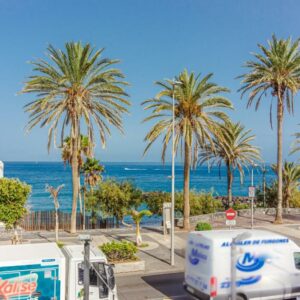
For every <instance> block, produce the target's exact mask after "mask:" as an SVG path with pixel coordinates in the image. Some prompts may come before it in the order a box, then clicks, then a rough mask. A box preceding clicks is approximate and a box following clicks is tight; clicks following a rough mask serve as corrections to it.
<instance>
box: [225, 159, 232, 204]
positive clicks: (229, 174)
mask: <svg viewBox="0 0 300 300" xmlns="http://www.w3.org/2000/svg"><path fill="white" fill-rule="evenodd" d="M226 166H227V197H228V203H227V205H228V207H232V204H233V203H232V181H233V176H232V171H231V167H230V164H229V162H226Z"/></svg>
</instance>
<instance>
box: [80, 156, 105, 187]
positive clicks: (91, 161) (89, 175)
mask: <svg viewBox="0 0 300 300" xmlns="http://www.w3.org/2000/svg"><path fill="white" fill-rule="evenodd" d="M103 171H104V167H103V166H102V165H101V164H100V162H99V160H97V159H95V158H87V159H86V161H85V163H84V164H83V166H82V172H83V174H84V181H85V183H86V184H88V185H89V186H90V188H91V190H93V187H94V186H96V185H97V184H98V183H99V181H100V180H102V176H101V173H102V172H103Z"/></svg>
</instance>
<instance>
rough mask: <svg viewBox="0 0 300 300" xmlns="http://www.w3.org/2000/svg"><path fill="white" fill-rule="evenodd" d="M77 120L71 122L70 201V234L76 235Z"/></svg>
mask: <svg viewBox="0 0 300 300" xmlns="http://www.w3.org/2000/svg"><path fill="white" fill-rule="evenodd" d="M78 137H79V135H78V120H77V119H76V118H75V119H74V120H73V121H72V136H71V138H72V185H73V200H72V215H71V229H70V232H71V233H76V214H77V199H78Z"/></svg>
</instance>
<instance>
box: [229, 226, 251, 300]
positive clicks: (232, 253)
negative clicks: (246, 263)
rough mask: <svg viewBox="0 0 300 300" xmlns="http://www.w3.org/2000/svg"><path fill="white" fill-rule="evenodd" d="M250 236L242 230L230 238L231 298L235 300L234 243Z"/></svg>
mask: <svg viewBox="0 0 300 300" xmlns="http://www.w3.org/2000/svg"><path fill="white" fill-rule="evenodd" d="M250 236H251V233H250V232H247V231H246V232H243V233H241V234H239V235H237V236H236V237H234V238H233V239H232V243H231V268H230V269H231V300H236V243H237V242H239V241H242V240H245V239H248V238H249V237H250Z"/></svg>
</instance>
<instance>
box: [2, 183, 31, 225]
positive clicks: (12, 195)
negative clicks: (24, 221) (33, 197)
mask: <svg viewBox="0 0 300 300" xmlns="http://www.w3.org/2000/svg"><path fill="white" fill-rule="evenodd" d="M30 192H31V186H30V185H27V184H26V183H25V182H21V181H20V180H19V179H9V178H2V179H0V222H3V223H4V224H5V226H6V228H13V227H15V226H16V225H17V223H18V222H19V220H20V219H21V218H22V217H23V216H24V215H25V214H26V212H27V210H26V207H25V206H26V202H27V198H28V197H29V195H30Z"/></svg>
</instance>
